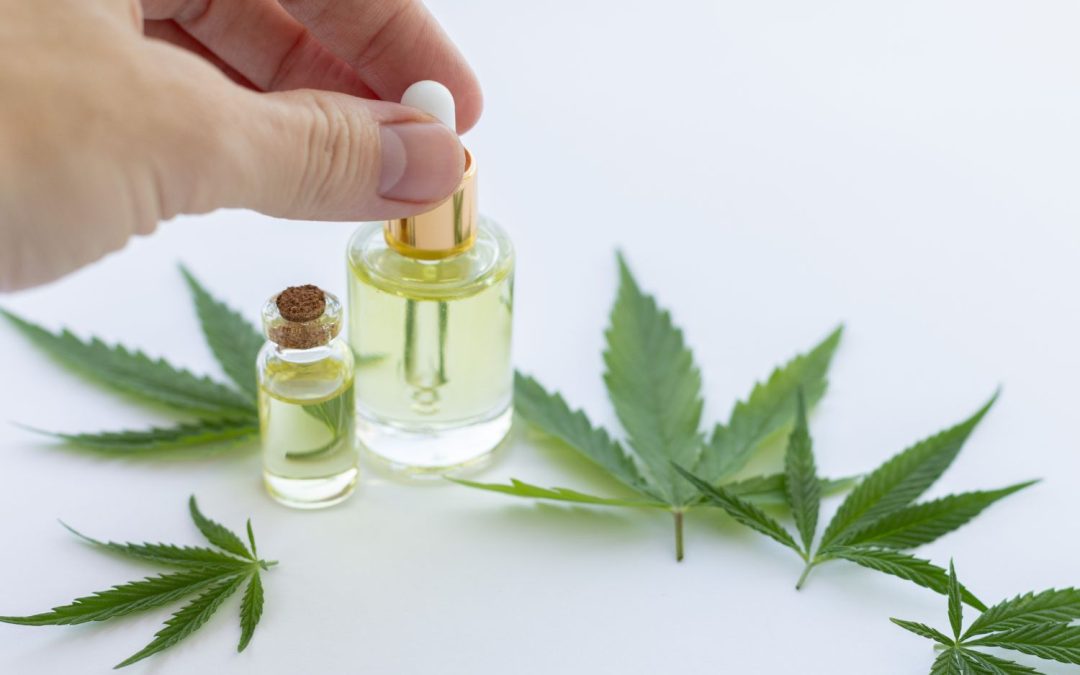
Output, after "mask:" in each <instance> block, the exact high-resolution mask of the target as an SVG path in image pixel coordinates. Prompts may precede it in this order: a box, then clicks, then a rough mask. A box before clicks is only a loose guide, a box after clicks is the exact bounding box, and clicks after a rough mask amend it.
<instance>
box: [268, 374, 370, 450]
mask: <svg viewBox="0 0 1080 675" xmlns="http://www.w3.org/2000/svg"><path fill="white" fill-rule="evenodd" d="M355 400H356V398H355V395H354V394H353V388H352V387H351V386H350V387H347V388H346V389H345V391H343V392H342V393H341V394H338V395H337V396H334V397H333V398H331V399H329V400H326V401H323V402H322V403H312V404H308V405H305V406H303V411H304V412H305V413H307V414H308V415H310V416H312V417H314V418H315V419H317V420H319V421H320V422H322V423H323V424H324V425H326V428H327V430H328V431H329V432H330V440H328V441H327V442H326V443H323V444H322V445H320V446H319V447H317V448H313V449H310V450H300V451H294V452H286V453H285V457H287V458H288V459H293V460H309V459H318V458H320V457H322V456H324V455H325V454H326V453H327V452H330V451H331V450H333V449H335V448H337V447H338V445H339V444H340V443H341V441H342V439H345V438H351V437H352V433H353V415H354V407H355V405H356V403H355Z"/></svg>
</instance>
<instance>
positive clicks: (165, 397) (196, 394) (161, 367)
mask: <svg viewBox="0 0 1080 675" xmlns="http://www.w3.org/2000/svg"><path fill="white" fill-rule="evenodd" d="M0 314H2V315H3V316H4V317H5V318H6V319H7V320H8V321H9V322H11V325H13V326H14V327H15V328H16V329H18V330H19V332H20V333H22V334H23V335H25V336H26V337H27V338H29V339H30V341H31V342H33V343H34V344H35V345H37V346H38V347H40V348H41V349H43V350H45V351H46V352H48V353H49V354H50V355H51V356H53V357H55V358H56V359H57V360H59V361H60V362H62V363H64V364H66V365H68V366H70V367H72V368H74V369H76V370H78V371H80V372H82V373H85V374H86V375H87V376H89V377H91V378H93V379H95V380H97V381H98V382H100V383H102V384H104V385H107V386H110V387H113V388H115V389H118V390H120V391H123V392H126V393H128V394H132V395H134V396H137V397H139V398H141V399H143V400H147V401H150V402H155V403H160V404H162V405H166V406H169V407H171V408H175V409H178V410H182V411H187V412H193V413H198V414H203V415H214V416H221V417H242V416H245V415H250V414H251V412H252V410H253V408H252V405H251V403H250V402H249V401H248V400H247V399H246V398H244V397H243V396H242V395H240V394H239V393H237V392H236V391H234V390H233V389H231V388H229V387H227V386H225V385H223V384H220V383H218V382H214V381H213V380H211V379H210V378H208V377H198V376H196V375H193V374H192V373H191V372H189V371H187V370H184V369H182V368H177V367H176V366H173V365H170V364H169V363H168V362H166V361H165V360H164V359H156V360H155V359H151V358H150V357H149V356H147V355H146V354H144V353H143V352H141V351H131V350H129V349H127V348H126V347H123V346H121V345H108V344H106V343H104V342H102V341H101V340H99V339H97V338H91V339H90V340H88V341H87V340H82V339H80V338H78V337H76V336H75V335H74V334H73V333H71V332H70V331H68V330H63V331H61V332H59V333H52V332H49V331H48V330H45V329H44V328H42V327H40V326H36V325H34V324H32V323H30V322H29V321H26V320H25V319H22V318H20V317H18V316H16V315H14V314H12V313H11V312H8V311H6V310H0Z"/></svg>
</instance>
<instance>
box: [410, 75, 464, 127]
mask: <svg viewBox="0 0 1080 675" xmlns="http://www.w3.org/2000/svg"><path fill="white" fill-rule="evenodd" d="M401 104H402V105H407V106H409V107H410V108H417V109H419V110H423V111H424V112H426V113H427V114H429V115H431V116H432V117H435V118H437V119H438V120H439V121H440V122H442V123H443V124H445V125H446V126H448V127H450V128H451V129H456V128H457V116H456V114H455V110H454V95H453V94H451V93H450V90H449V89H447V88H446V87H445V86H443V85H442V84H441V83H439V82H436V81H435V80H420V81H419V82H413V83H412V84H410V85H409V88H408V89H406V90H405V93H404V94H402V95H401Z"/></svg>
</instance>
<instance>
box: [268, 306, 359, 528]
mask: <svg viewBox="0 0 1080 675" xmlns="http://www.w3.org/2000/svg"><path fill="white" fill-rule="evenodd" d="M262 318H263V328H264V330H265V332H266V337H267V338H268V342H267V343H266V344H265V345H263V348H262V350H261V351H260V352H259V357H258V373H259V426H260V431H261V434H262V446H263V479H264V482H265V484H266V489H267V490H268V491H269V493H270V495H271V496H272V497H273V498H274V499H276V500H277V501H279V502H281V503H282V504H285V505H287V506H292V507H295V508H303V509H315V508H321V507H324V506H331V505H333V504H337V503H338V502H340V501H343V500H344V499H346V498H347V497H348V496H349V495H350V494H352V491H353V488H354V487H355V485H356V479H357V475H358V473H359V472H358V469H357V452H356V445H355V433H354V415H355V410H354V403H353V368H354V360H353V354H352V350H351V349H349V346H348V345H347V344H345V341H344V340H342V339H341V338H340V337H338V335H339V334H340V333H341V323H342V308H341V303H340V302H339V301H338V299H337V298H336V297H334V296H333V295H331V294H330V293H325V292H323V291H322V290H320V289H319V288H317V287H315V286H298V287H293V288H288V289H286V290H285V291H282V292H281V293H280V294H278V295H276V296H274V297H272V298H270V300H269V301H268V302H267V303H266V305H265V307H263V312H262Z"/></svg>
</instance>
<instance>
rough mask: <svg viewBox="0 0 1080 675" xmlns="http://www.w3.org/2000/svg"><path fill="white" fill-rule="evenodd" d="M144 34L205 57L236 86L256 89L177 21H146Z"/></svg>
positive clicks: (249, 81)
mask: <svg viewBox="0 0 1080 675" xmlns="http://www.w3.org/2000/svg"><path fill="white" fill-rule="evenodd" d="M143 34H144V35H146V36H147V37H151V38H154V39H157V40H164V41H165V42H168V43H170V44H173V45H176V46H177V47H181V48H183V49H186V50H188V51H189V52H191V53H192V54H196V55H198V56H201V57H203V58H204V59H206V60H207V61H209V62H210V63H212V64H214V65H215V66H217V67H218V69H219V70H221V72H223V73H224V74H225V76H226V77H228V78H229V79H230V80H232V81H233V82H235V83H236V84H239V85H240V86H241V87H246V88H248V89H255V88H256V87H255V85H254V84H253V83H252V82H251V80H249V79H247V78H246V77H244V76H243V75H242V74H240V71H238V70H236V69H235V68H233V67H232V66H230V65H229V64H228V63H225V62H224V61H223V60H221V58H220V57H218V55H217V54H215V53H213V52H212V51H210V50H209V49H207V48H206V46H205V45H204V44H203V43H201V42H199V41H198V40H196V39H195V38H193V37H192V36H191V34H190V33H188V32H187V31H185V30H184V29H183V28H181V27H180V26H179V25H177V24H176V22H175V21H167V20H161V21H145V22H143Z"/></svg>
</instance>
